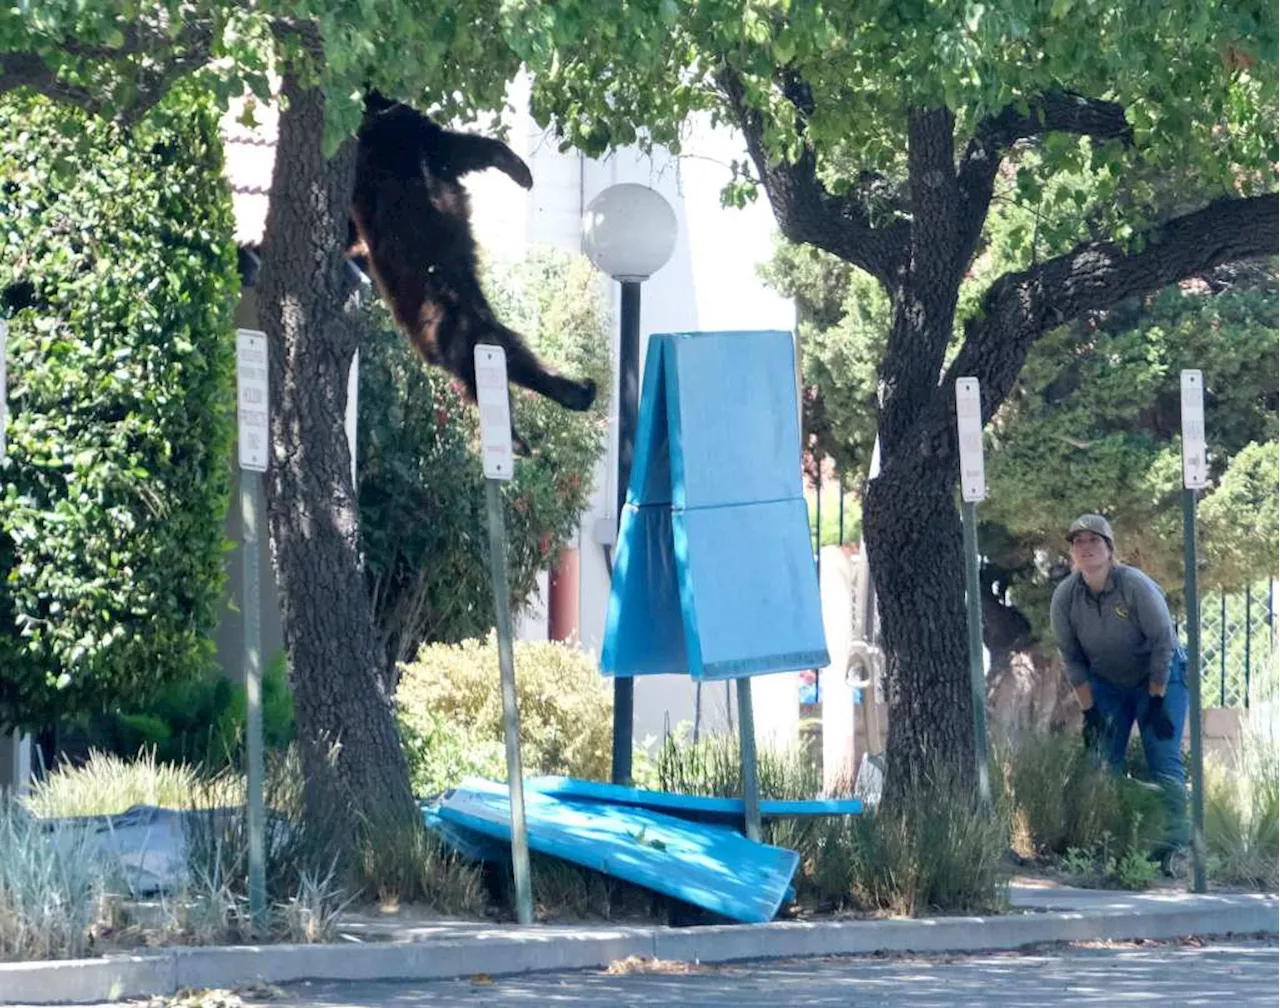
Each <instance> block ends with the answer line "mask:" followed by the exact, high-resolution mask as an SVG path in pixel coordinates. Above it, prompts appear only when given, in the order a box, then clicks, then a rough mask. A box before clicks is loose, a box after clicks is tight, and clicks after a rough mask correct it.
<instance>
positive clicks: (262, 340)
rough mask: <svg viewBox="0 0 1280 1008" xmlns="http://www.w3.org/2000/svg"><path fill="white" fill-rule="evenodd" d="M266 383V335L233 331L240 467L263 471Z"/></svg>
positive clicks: (267, 454) (267, 448)
mask: <svg viewBox="0 0 1280 1008" xmlns="http://www.w3.org/2000/svg"><path fill="white" fill-rule="evenodd" d="M268 388H269V384H268V381H267V336H266V334H265V333H262V332H259V331H257V330H255V329H237V330H236V419H237V434H238V437H239V439H240V468H241V469H248V470H249V471H251V472H266V471H267V463H268V461H269V460H270V458H271V432H270V430H269V413H268Z"/></svg>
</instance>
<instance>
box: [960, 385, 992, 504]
mask: <svg viewBox="0 0 1280 1008" xmlns="http://www.w3.org/2000/svg"><path fill="white" fill-rule="evenodd" d="M956 433H957V434H958V435H959V440H960V496H961V497H962V498H963V499H964V500H966V501H980V500H986V499H987V473H986V466H985V462H984V460H983V454H982V397H981V394H980V393H979V391H978V379H977V378H957V379H956Z"/></svg>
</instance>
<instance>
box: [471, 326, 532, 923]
mask: <svg viewBox="0 0 1280 1008" xmlns="http://www.w3.org/2000/svg"><path fill="white" fill-rule="evenodd" d="M475 361H476V400H477V403H478V405H479V408H480V440H481V445H482V450H483V453H484V477H485V479H484V483H485V498H486V501H487V503H488V508H489V570H490V572H491V575H492V579H493V604H494V609H495V614H496V616H497V629H498V670H499V674H500V676H501V680H502V730H503V734H504V735H505V736H506V743H507V786H508V788H509V789H510V794H511V866H512V870H513V873H514V875H515V883H516V919H517V920H518V921H519V922H520V923H521V924H532V923H533V888H532V884H531V882H530V878H529V840H528V835H527V833H526V831H525V822H524V776H523V770H522V768H521V765H520V710H519V706H518V705H517V702H516V672H515V659H514V655H513V653H512V643H511V638H512V632H511V592H510V589H509V588H508V587H507V532H506V528H505V523H504V521H503V512H502V483H503V482H505V481H507V480H509V479H511V477H512V476H513V475H514V474H515V464H514V459H513V458H512V454H511V399H510V393H509V391H508V386H507V354H506V351H505V350H503V349H502V347H499V346H490V345H488V344H485V343H478V344H476V348H475Z"/></svg>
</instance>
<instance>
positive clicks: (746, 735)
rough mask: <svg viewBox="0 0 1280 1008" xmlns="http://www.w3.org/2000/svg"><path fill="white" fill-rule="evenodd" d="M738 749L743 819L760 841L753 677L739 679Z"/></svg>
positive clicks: (756, 839)
mask: <svg viewBox="0 0 1280 1008" xmlns="http://www.w3.org/2000/svg"><path fill="white" fill-rule="evenodd" d="M738 748H739V752H740V754H741V756H742V806H743V822H744V825H745V826H746V833H747V838H748V839H749V840H755V841H756V842H759V840H760V834H761V831H760V771H759V765H758V763H757V759H756V717H755V711H754V709H753V708H752V705H751V678H750V676H746V677H743V678H742V679H739V680H738Z"/></svg>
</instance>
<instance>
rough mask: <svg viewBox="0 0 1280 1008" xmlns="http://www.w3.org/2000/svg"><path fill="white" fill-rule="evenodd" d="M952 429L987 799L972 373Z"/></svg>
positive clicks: (981, 479)
mask: <svg viewBox="0 0 1280 1008" xmlns="http://www.w3.org/2000/svg"><path fill="white" fill-rule="evenodd" d="M956 431H957V434H958V435H959V442H960V497H961V500H962V501H963V504H962V512H963V520H964V588H965V591H964V594H965V607H966V609H967V610H968V617H969V695H970V701H971V704H972V707H973V752H974V757H975V758H976V759H977V762H978V793H979V795H980V796H981V798H982V800H983V801H984V802H990V801H991V782H990V780H989V779H988V773H987V681H986V679H987V677H986V673H985V671H984V669H983V667H982V596H981V588H980V586H979V583H978V504H977V502H978V501H980V500H986V497H987V477H986V467H985V463H984V459H983V452H982V395H981V392H980V390H979V388H978V379H977V378H957V379H956Z"/></svg>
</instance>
